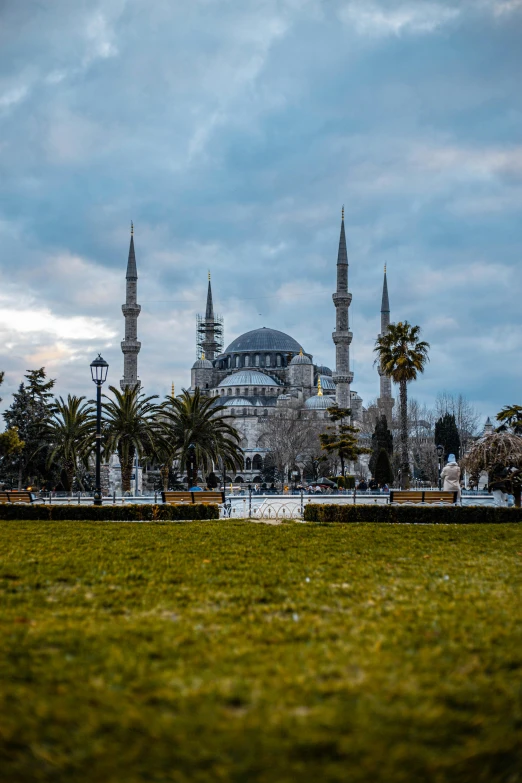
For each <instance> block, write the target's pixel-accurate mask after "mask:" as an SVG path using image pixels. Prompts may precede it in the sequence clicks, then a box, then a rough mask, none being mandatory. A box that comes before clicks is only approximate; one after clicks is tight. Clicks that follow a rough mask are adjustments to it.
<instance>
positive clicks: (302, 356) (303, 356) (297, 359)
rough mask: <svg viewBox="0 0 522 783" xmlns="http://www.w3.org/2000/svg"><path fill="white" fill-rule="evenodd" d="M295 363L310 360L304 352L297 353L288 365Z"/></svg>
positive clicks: (310, 362) (306, 362)
mask: <svg viewBox="0 0 522 783" xmlns="http://www.w3.org/2000/svg"><path fill="white" fill-rule="evenodd" d="M296 364H312V360H311V359H310V357H309V356H307V355H306V354H305V353H298V354H297V356H294V358H293V359H292V361H291V362H290V367H293V366H294V365H296Z"/></svg>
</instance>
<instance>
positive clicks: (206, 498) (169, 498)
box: [161, 491, 225, 506]
mask: <svg viewBox="0 0 522 783" xmlns="http://www.w3.org/2000/svg"><path fill="white" fill-rule="evenodd" d="M161 498H162V500H163V502H164V503H169V504H170V505H171V506H180V505H184V504H187V503H203V505H208V504H209V503H215V504H216V505H218V506H219V505H221V504H223V503H224V502H225V493H224V492H204V491H203V492H162V493H161Z"/></svg>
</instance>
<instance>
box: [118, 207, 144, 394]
mask: <svg viewBox="0 0 522 783" xmlns="http://www.w3.org/2000/svg"><path fill="white" fill-rule="evenodd" d="M126 278H127V296H126V300H125V304H124V305H122V307H121V309H122V312H123V315H124V317H125V339H124V340H123V342H122V344H121V350H122V352H123V378H122V379H121V381H120V386H121V388H122V390H125V389H126V388H127V387H128V386H136V384H137V385H138V388H139V387H140V386H141V383H140V381H139V380H138V354H139V352H140V348H141V343H140V342H138V316H139V314H140V311H141V306H140V305H139V304H137V303H136V295H137V288H138V272H137V269H136V256H135V254H134V226H133V224H132V223H131V238H130V247H129V260H128V262H127V275H126Z"/></svg>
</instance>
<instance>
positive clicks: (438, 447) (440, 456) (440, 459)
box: [437, 443, 444, 492]
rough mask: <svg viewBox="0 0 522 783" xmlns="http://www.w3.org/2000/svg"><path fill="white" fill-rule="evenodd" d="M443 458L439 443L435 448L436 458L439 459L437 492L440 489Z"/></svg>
mask: <svg viewBox="0 0 522 783" xmlns="http://www.w3.org/2000/svg"><path fill="white" fill-rule="evenodd" d="M443 456H444V446H442V445H441V444H440V443H439V445H438V446H437V457H438V458H439V492H440V490H441V489H442V478H441V475H440V474H441V473H442V457H443Z"/></svg>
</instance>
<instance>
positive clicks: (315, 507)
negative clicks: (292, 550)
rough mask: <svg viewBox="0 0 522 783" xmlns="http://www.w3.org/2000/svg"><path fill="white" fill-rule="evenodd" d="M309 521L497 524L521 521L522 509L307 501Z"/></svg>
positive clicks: (305, 511) (306, 510)
mask: <svg viewBox="0 0 522 783" xmlns="http://www.w3.org/2000/svg"><path fill="white" fill-rule="evenodd" d="M304 519H305V521H306V522H390V523H392V524H397V523H401V522H402V523H407V524H415V523H420V524H443V525H462V524H464V525H469V524H492V523H493V524H498V523H504V522H522V509H520V508H496V507H495V506H424V505H417V506H395V505H390V504H387V505H382V506H381V505H377V504H375V505H370V504H365V505H362V504H361V505H355V506H354V505H352V504H348V503H335V504H334V503H332V504H323V503H308V505H307V506H305V509H304Z"/></svg>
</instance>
